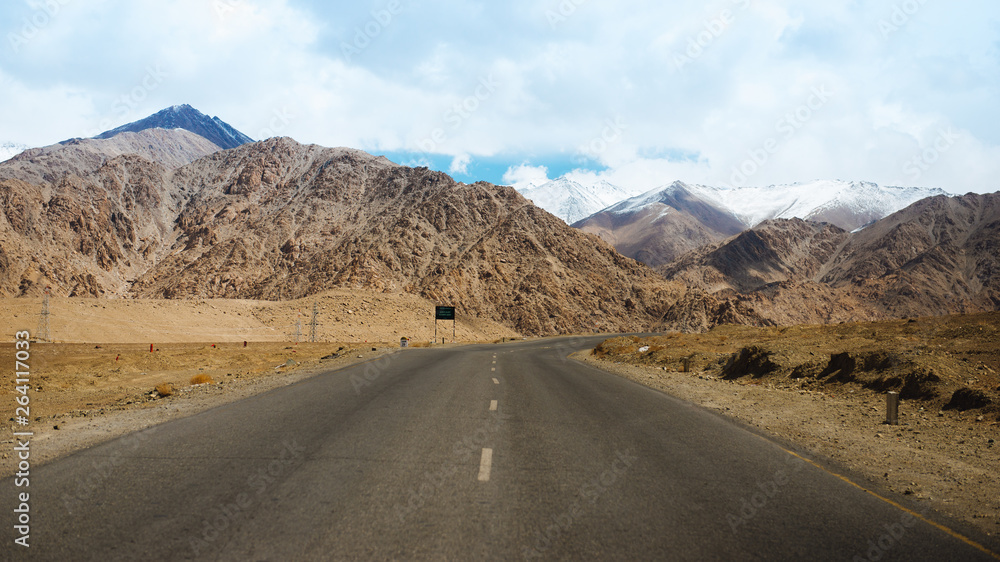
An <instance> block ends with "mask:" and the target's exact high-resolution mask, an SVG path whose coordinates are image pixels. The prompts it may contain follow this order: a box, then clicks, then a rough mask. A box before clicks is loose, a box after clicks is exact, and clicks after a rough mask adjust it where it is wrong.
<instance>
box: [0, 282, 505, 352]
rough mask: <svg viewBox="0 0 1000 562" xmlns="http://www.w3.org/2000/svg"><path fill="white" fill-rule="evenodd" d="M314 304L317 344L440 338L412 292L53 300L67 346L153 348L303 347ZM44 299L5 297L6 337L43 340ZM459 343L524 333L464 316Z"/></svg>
mask: <svg viewBox="0 0 1000 562" xmlns="http://www.w3.org/2000/svg"><path fill="white" fill-rule="evenodd" d="M313 304H316V306H317V308H318V316H317V324H318V329H317V340H318V341H338V342H339V341H348V342H351V341H353V342H358V343H363V342H365V341H383V342H389V341H394V342H397V343H398V342H399V339H400V338H401V337H404V336H405V337H407V338H410V339H411V340H413V341H414V342H419V341H425V342H430V341H431V340H432V339H433V338H434V306H435V303H434V302H432V301H429V300H427V299H424V298H422V297H419V296H416V295H411V294H407V293H382V292H376V291H363V290H348V289H333V290H328V291H324V292H322V293H320V294H318V295H315V296H312V297H309V298H304V299H298V300H287V301H259V300H240V299H192V300H183V299H95V298H70V297H51V299H50V302H49V311H50V316H49V331H50V336H51V339H52V340H53V341H56V342H60V343H87V342H92V343H112V342H118V343H143V344H146V346H147V350H148V346H149V344H150V343H157V344H159V343H161V342H206V343H208V344H211V343H216V342H243V341H251V342H253V341H272V342H273V341H294V334H295V325H296V322H300V323H301V338H300V341H307V340H308V339H309V335H310V331H309V323H310V321H311V319H312V310H313ZM41 310H42V299H41V298H38V297H33V298H27V297H26V298H16V299H13V298H9V299H0V334H7V335H8V337H9V336H10V335H12V334H13V333H14V332H16V331H19V330H30V331H31V333H32V335H33V336H35V335H37V334H36V333H35V332H36V331H37V328H38V325H39V319H40V316H39V315H40V312H41ZM455 335H456V339H457V340H458V341H493V340H496V339H500V338H502V337H508V338H509V337H516V336H518V335H519V334H517V332H515V331H513V330H511V329H510V328H508V327H506V326H504V325H502V324H499V323H497V322H493V321H490V320H483V319H479V318H472V317H469V316H466V315H462V314H459V315H458V319H457V322H456V325H455ZM437 336H438V338H439V339H440V338H441V337H447V339H448V340H449V341H450V340H451V339H452V323H451V322H450V321H447V322H446V321H442V322H438V330H437Z"/></svg>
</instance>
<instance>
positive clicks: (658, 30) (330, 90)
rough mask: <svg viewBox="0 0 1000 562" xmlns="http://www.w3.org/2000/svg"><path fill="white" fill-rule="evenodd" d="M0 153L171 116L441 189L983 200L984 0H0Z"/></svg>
mask: <svg viewBox="0 0 1000 562" xmlns="http://www.w3.org/2000/svg"><path fill="white" fill-rule="evenodd" d="M0 31H2V40H3V44H2V45H0V142H2V141H12V142H17V143H23V144H27V145H29V146H44V145H48V144H52V143H55V142H58V141H61V140H65V139H68V138H73V137H86V136H93V135H96V134H98V133H100V132H102V131H104V130H107V129H111V128H114V127H116V126H118V125H121V124H124V123H128V122H131V121H135V120H138V119H141V118H143V117H145V116H147V115H150V114H152V113H155V112H156V111H158V110H160V109H163V108H166V107H169V106H171V105H176V104H183V103H188V104H191V105H192V106H194V107H195V108H197V109H199V110H201V111H202V112H204V113H207V114H209V115H214V116H218V117H219V118H220V119H222V120H224V121H226V122H228V123H230V124H231V125H233V126H234V127H236V128H237V129H239V130H241V131H242V132H244V133H245V134H247V135H249V136H250V137H252V138H254V139H257V140H262V139H265V138H270V137H274V136H288V137H292V138H294V139H295V140H297V141H299V142H302V143H315V144H320V145H324V146H331V147H332V146H348V147H353V148H360V149H363V150H366V151H369V152H372V153H374V154H385V155H387V156H389V158H390V159H392V160H393V161H396V162H399V163H402V164H407V165H425V166H429V167H431V168H434V169H438V170H442V171H444V172H447V173H449V174H451V175H453V176H454V177H455V178H456V179H458V180H460V181H463V182H469V183H471V182H474V181H478V180H485V181H489V182H493V183H503V184H512V185H516V186H519V187H525V186H528V185H538V184H540V183H544V181H546V180H548V179H554V178H556V177H559V176H563V175H566V176H568V177H570V178H571V179H576V180H578V181H581V182H596V181H598V180H606V181H609V182H611V183H613V184H616V185H619V186H622V187H624V188H626V189H628V190H631V191H635V192H639V191H645V190H648V189H653V188H655V187H658V186H662V185H667V184H669V183H672V182H673V181H675V180H681V181H685V182H691V183H702V184H708V185H719V186H732V187H739V186H747V185H751V186H765V185H771V184H781V183H793V182H804V181H811V180H816V179H831V180H832V179H841V180H863V181H874V182H877V183H880V184H884V185H900V186H922V187H940V188H943V189H945V190H947V191H949V192H954V193H966V192H970V191H972V192H979V193H985V192H994V191H998V190H1000V126H998V125H1000V2H996V1H994V0H990V1H987V0H970V1H959V2H944V1H943V0H897V1H877V0H869V1H864V2H862V1H847V0H840V1H838V0H828V1H824V2H817V1H815V0H808V1H806V0H801V1H796V0H718V1H707V2H706V1H704V0H697V1H696V0H691V1H688V0H676V1H669V0H668V1H657V2H654V1H648V2H647V1H640V0H618V1H614V2H612V1H609V0H541V1H522V0H509V1H507V2H485V1H471V0H440V1H436V2H431V1H418V0H375V1H370V2H365V1H354V2H336V1H334V2H328V1H326V2H325V1H319V0H315V1H314V0H172V1H170V2H163V1H160V0H128V1H126V0H10V1H7V2H4V3H2V5H0Z"/></svg>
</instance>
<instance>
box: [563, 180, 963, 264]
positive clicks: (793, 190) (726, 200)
mask: <svg viewBox="0 0 1000 562" xmlns="http://www.w3.org/2000/svg"><path fill="white" fill-rule="evenodd" d="M935 195H945V192H944V191H943V190H940V189H928V188H920V187H892V186H879V185H877V184H874V183H870V182H847V181H813V182H806V183H794V184H789V185H772V186H767V187H737V188H729V187H712V186H706V185H696V184H686V183H684V182H679V181H678V182H674V183H672V184H670V185H668V186H666V187H661V188H656V189H653V190H651V191H648V192H646V193H643V194H642V195H638V196H636V197H633V198H631V199H626V200H624V201H622V202H620V203H617V204H615V205H612V206H610V207H607V208H605V209H603V210H601V211H600V212H598V213H595V214H594V215H592V216H590V217H587V218H586V219H585V220H581V221H579V222H578V223H576V224H574V225H573V226H575V227H577V228H580V229H582V230H584V231H586V232H591V233H594V234H597V235H599V236H601V237H602V238H604V239H605V240H607V241H608V242H610V243H611V244H613V245H614V246H615V247H616V248H618V251H620V252H622V253H623V254H625V255H627V256H629V257H633V258H635V259H638V260H640V261H644V262H646V263H647V264H650V265H658V264H663V263H669V262H670V261H672V260H673V259H675V258H676V257H678V256H679V255H680V254H681V253H683V252H685V251H688V250H690V249H693V248H694V247H697V246H700V245H702V244H705V243H708V242H711V241H715V240H722V239H724V238H726V237H728V236H731V235H733V234H735V233H736V232H739V231H741V230H745V229H748V228H753V227H754V226H756V225H758V224H760V223H761V222H763V221H766V220H770V219H791V218H800V219H805V220H810V221H817V222H828V223H830V224H833V225H835V226H838V227H840V228H842V229H844V230H848V231H854V230H857V229H859V228H861V227H864V226H865V225H867V224H870V223H872V222H874V221H877V220H879V219H882V218H884V217H886V216H888V215H890V214H892V213H894V212H896V211H898V210H900V209H903V208H905V207H908V206H909V205H911V204H913V203H915V202H917V201H919V200H921V199H925V198H927V197H933V196H935Z"/></svg>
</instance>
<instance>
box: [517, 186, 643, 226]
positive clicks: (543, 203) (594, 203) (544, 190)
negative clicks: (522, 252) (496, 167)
mask: <svg viewBox="0 0 1000 562" xmlns="http://www.w3.org/2000/svg"><path fill="white" fill-rule="evenodd" d="M518 191H519V192H520V193H521V195H523V196H524V197H525V198H527V199H530V200H531V201H532V202H533V203H534V204H535V205H536V206H538V207H541V208H543V209H545V210H546V211H548V212H550V213H552V214H553V215H555V216H557V217H559V218H561V219H562V220H564V221H566V223H567V224H573V223H575V222H576V221H578V220H581V219H584V218H587V217H589V216H590V215H592V214H594V213H596V212H598V211H600V210H601V209H604V208H606V207H608V206H609V205H613V204H614V203H616V202H618V201H621V200H622V199H626V198H628V197H631V196H632V195H635V193H634V192H633V193H630V192H628V191H626V190H624V189H622V188H621V187H618V186H616V185H613V184H611V183H608V182H606V181H603V180H602V181H600V182H598V183H595V184H592V185H583V184H581V183H579V182H576V181H573V180H571V179H569V178H567V177H565V176H563V177H561V178H557V179H554V180H552V181H549V182H546V183H544V184H542V185H539V186H529V187H520V188H518Z"/></svg>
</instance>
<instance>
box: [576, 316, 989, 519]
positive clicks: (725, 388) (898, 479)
mask: <svg viewBox="0 0 1000 562" xmlns="http://www.w3.org/2000/svg"><path fill="white" fill-rule="evenodd" d="M577 357H578V358H581V359H584V360H586V361H588V362H593V363H595V364H597V365H598V366H600V367H602V368H604V369H607V370H609V371H611V372H614V373H616V374H619V375H621V376H624V377H627V378H630V379H632V380H635V381H637V382H639V383H642V384H645V385H647V386H651V387H653V388H657V389H660V390H663V391H664V392H667V393H668V394H672V395H675V396H677V397H679V398H682V399H684V400H688V401H691V402H695V403H697V404H701V405H703V406H705V407H707V408H711V409H714V410H718V411H719V412H721V413H723V414H724V415H728V416H732V417H734V418H737V419H739V420H742V421H744V422H746V423H748V424H750V425H752V426H755V427H758V428H760V429H761V430H763V431H764V432H766V433H769V434H772V435H776V436H778V437H779V438H780V439H783V440H787V441H789V442H792V443H796V444H798V445H799V446H802V447H805V448H806V449H807V450H808V451H810V452H811V453H812V454H815V455H819V456H822V457H826V458H829V459H833V460H834V461H835V462H836V463H837V464H840V465H841V466H844V467H846V470H848V471H850V472H853V473H856V474H860V475H863V477H866V478H868V479H870V480H872V481H878V482H880V484H881V485H882V486H885V487H888V488H889V489H891V490H893V491H896V492H899V493H902V494H906V495H912V496H915V497H916V498H918V499H920V500H922V501H926V502H928V504H929V505H930V506H931V507H932V508H933V509H936V510H939V511H942V512H945V513H948V514H950V515H952V516H954V517H956V518H959V519H961V520H964V521H965V522H967V523H969V524H971V525H974V526H976V527H978V528H979V529H981V530H983V531H984V532H986V533H988V534H991V535H994V536H995V535H996V534H997V533H998V532H1000V478H998V477H997V467H998V466H1000V447H998V446H997V444H996V439H997V438H998V434H1000V427H998V426H1000V375H998V372H1000V313H987V314H977V315H968V316H948V317H938V318H922V319H917V320H901V321H891V322H878V323H863V324H841V325H836V326H794V327H784V328H778V327H775V328H751V327H745V326H720V327H717V328H715V329H713V330H711V331H710V332H708V333H704V334H671V335H665V336H656V337H648V338H638V337H620V338H613V339H610V340H608V341H606V342H604V343H603V344H601V345H600V346H598V347H597V348H596V349H595V350H593V351H592V352H581V353H579V354H577ZM685 361H687V364H688V367H689V369H690V370H689V372H684V366H685ZM890 390H892V391H898V392H900V394H901V397H902V400H901V403H900V414H899V425H886V424H885V423H884V422H885V396H884V394H885V392H886V391H890Z"/></svg>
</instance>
